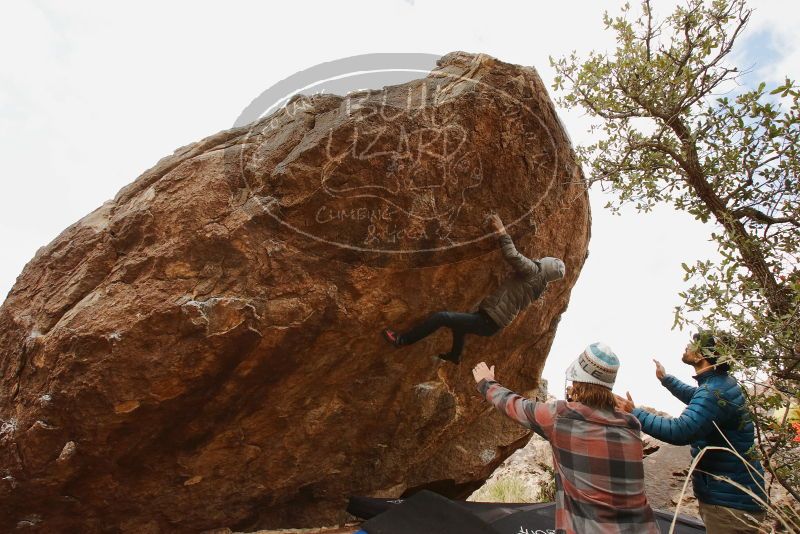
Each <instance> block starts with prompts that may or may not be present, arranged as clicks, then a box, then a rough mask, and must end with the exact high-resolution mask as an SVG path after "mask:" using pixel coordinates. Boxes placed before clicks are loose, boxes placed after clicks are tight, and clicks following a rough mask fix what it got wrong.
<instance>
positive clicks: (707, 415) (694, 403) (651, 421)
mask: <svg viewBox="0 0 800 534" xmlns="http://www.w3.org/2000/svg"><path fill="white" fill-rule="evenodd" d="M684 385H685V384H684ZM687 387H688V386H687ZM695 390H696V391H695V394H694V396H693V397H692V398H691V400H690V401H689V403H688V406H686V408H685V409H684V410H683V413H682V414H681V415H680V417H662V416H660V415H655V414H652V413H650V412H646V411H644V410H642V409H641V408H633V411H632V412H631V413H633V415H635V416H636V418H637V419H639V422H641V423H642V432H644V433H645V434H649V435H651V436H653V437H654V438H656V439H660V440H661V441H666V442H667V443H671V444H672V445H688V444H689V443H691V442H692V441H695V440H696V439H698V438H701V437H703V436H705V435H707V434H708V433H709V432H711V430H712V429H713V428H714V420H715V419H716V418H717V417H718V416H719V414H720V410H721V408H720V406H719V404H718V402H717V398H716V397H715V396H714V394H713V393H712V392H711V391H709V390H708V389H707V388H695Z"/></svg>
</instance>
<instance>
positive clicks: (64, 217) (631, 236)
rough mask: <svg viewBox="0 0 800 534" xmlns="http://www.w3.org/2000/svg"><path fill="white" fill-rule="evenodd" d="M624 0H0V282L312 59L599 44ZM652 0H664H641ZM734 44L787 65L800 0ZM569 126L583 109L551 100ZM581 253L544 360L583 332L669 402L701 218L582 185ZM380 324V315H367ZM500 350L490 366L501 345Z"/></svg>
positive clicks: (707, 251) (679, 371)
mask: <svg viewBox="0 0 800 534" xmlns="http://www.w3.org/2000/svg"><path fill="white" fill-rule="evenodd" d="M621 3H622V2H621V0H620V1H614V2H600V1H596V2H587V1H580V0H570V1H566V0H564V1H561V2H547V3H545V2H534V1H524V2H523V1H520V2H508V1H498V0H494V1H492V2H485V1H467V2H465V1H433V0H387V1H382V2H377V1H375V0H370V1H366V0H365V1H341V0H340V1H337V2H330V1H311V2H302V3H297V2H282V3H280V4H279V3H277V2H269V3H268V2H225V3H222V2H189V1H181V2H178V1H175V2H163V1H158V2H154V1H139V2H129V3H121V2H119V3H117V2H105V1H97V2H87V1H82V2H77V1H76V2H69V3H67V2H55V1H29V2H24V1H18V2H4V3H2V5H0V247H1V248H0V250H2V252H0V295H2V297H0V298H5V295H6V294H7V292H8V291H9V289H10V288H11V286H12V285H13V283H14V280H15V278H16V276H17V275H18V274H19V272H20V271H21V270H22V267H23V266H24V265H25V263H26V262H27V261H28V260H30V259H31V258H32V257H33V255H34V253H35V251H36V249H37V248H39V247H40V246H42V245H44V244H46V243H48V242H49V241H51V240H52V239H53V238H55V237H56V236H57V235H58V233H60V232H61V230H63V229H64V228H66V227H67V226H69V225H70V224H72V223H73V222H75V221H76V220H78V219H79V218H81V217H82V216H84V215H86V214H87V213H89V212H90V211H92V210H93V209H95V208H96V207H98V206H99V205H100V204H102V203H103V202H104V201H105V200H107V199H109V198H112V197H113V196H114V195H115V194H116V192H117V191H118V190H119V189H120V188H121V187H123V186H124V185H126V184H127V183H129V182H131V181H133V180H134V179H135V178H136V177H137V176H138V175H139V174H141V173H142V172H143V171H144V170H146V169H147V168H149V167H151V166H152V165H153V164H155V162H156V161H157V160H158V159H159V158H161V157H162V156H165V155H167V154H170V153H172V151H173V150H174V149H176V148H177V147H180V146H183V145H185V144H188V143H190V142H193V141H196V140H198V139H200V138H202V137H205V136H207V135H209V134H211V133H214V132H217V131H219V130H223V129H226V128H228V127H230V126H231V125H232V124H233V121H234V120H235V119H236V117H237V116H238V114H239V112H240V111H241V110H242V109H243V108H244V107H245V106H246V105H247V104H248V103H249V102H250V101H251V99H252V98H254V97H255V96H256V95H258V94H260V93H261V92H262V91H263V90H265V89H266V88H268V87H270V86H271V85H272V84H274V83H275V82H277V81H279V80H281V79H283V78H285V77H287V76H290V75H291V74H293V73H295V72H297V71H298V70H302V69H305V68H308V67H310V66H313V65H315V64H318V63H320V62H323V61H330V60H334V59H338V58H342V57H347V56H351V55H356V54H364V53H373V52H426V53H433V54H445V53H447V52H450V51H453V50H465V51H468V52H484V53H487V54H490V55H492V56H495V57H497V58H499V59H501V60H503V61H508V62H512V63H518V64H523V65H532V66H534V67H536V68H537V69H538V71H539V73H540V75H541V76H542V78H543V79H544V81H545V83H546V84H547V85H548V87H549V85H550V83H551V80H552V77H553V72H552V70H551V69H550V67H549V63H548V60H547V58H548V56H549V55H552V56H554V57H558V56H562V55H565V54H567V53H569V52H570V51H571V50H573V49H574V50H577V51H578V53H579V54H580V55H582V56H584V57H585V55H586V54H587V52H588V51H589V50H591V49H604V48H605V47H609V46H611V44H612V41H611V34H610V33H607V32H604V31H603V29H602V22H601V16H602V12H603V10H609V11H611V12H612V13H616V12H617V10H618V7H619V5H620V4H621ZM654 5H655V7H656V9H657V10H658V11H659V12H661V13H667V12H669V11H671V10H672V7H673V5H674V2H672V1H659V0H655V2H654ZM751 6H753V7H755V8H756V10H757V11H756V13H755V15H754V17H753V20H752V21H751V24H750V27H749V29H748V31H747V33H746V34H745V38H744V39H742V41H741V42H740V46H739V48H738V50H737V53H738V56H739V57H740V58H741V62H740V64H741V65H742V66H754V68H755V74H754V75H753V76H751V77H749V78H748V81H751V82H755V81H757V80H759V79H761V78H766V79H767V80H782V79H783V77H784V76H785V75H789V76H790V77H797V75H798V72H797V70H798V69H797V67H798V65H800V61H799V60H800V33H798V32H797V31H796V28H798V27H800V4H798V3H796V2H793V1H791V0H784V1H777V0H771V1H767V0H761V1H757V2H756V1H752V2H751ZM560 113H561V117H562V119H563V120H564V122H565V124H566V126H567V128H568V130H569V133H570V135H571V137H572V139H573V141H574V142H575V143H581V142H583V141H585V140H586V139H587V137H586V134H585V129H586V125H587V123H586V121H585V118H584V117H581V116H579V115H578V114H576V113H569V114H568V113H566V112H564V111H563V110H562V111H561V112H560ZM592 193H593V194H592V197H593V198H592V204H593V221H594V224H593V228H592V234H593V235H592V241H591V243H590V257H589V259H588V261H587V262H586V265H585V268H584V270H583V273H582V274H581V277H580V279H579V280H578V283H577V285H576V286H575V288H574V290H573V293H572V300H571V302H570V306H569V310H568V311H567V312H566V313H565V314H564V316H563V317H562V321H561V324H560V325H559V329H558V334H557V336H556V341H555V343H554V345H553V349H552V352H551V354H550V357H549V359H548V362H547V367H546V368H545V377H546V378H547V379H548V380H549V381H550V389H551V392H552V393H555V394H556V395H560V394H561V388H562V385H563V371H564V369H565V368H566V366H567V365H568V364H569V362H570V361H571V360H572V359H573V358H574V357H575V356H576V355H577V354H578V352H579V351H580V350H581V349H582V348H583V347H584V346H585V345H586V344H587V343H589V342H591V341H596V340H602V341H605V342H606V343H608V344H610V345H611V346H612V347H613V348H614V350H615V351H616V352H617V354H618V355H619V356H620V358H621V360H622V368H621V371H620V374H619V377H618V380H617V384H618V386H617V388H616V389H617V390H618V391H620V392H623V391H624V390H625V389H629V390H630V391H631V393H632V395H633V397H634V399H635V400H636V401H637V402H640V403H642V404H647V405H650V406H654V407H657V408H660V409H664V410H666V411H670V412H672V413H675V414H677V413H678V412H679V411H680V409H681V406H680V404H679V403H678V401H676V400H675V399H673V398H672V397H671V396H670V395H669V394H668V393H667V392H666V391H665V390H664V389H663V388H661V387H660V386H659V384H658V383H657V382H656V380H655V378H654V373H653V364H652V362H651V361H650V358H651V357H653V356H656V357H658V358H660V359H661V360H662V362H663V363H664V364H665V366H666V367H667V370H668V371H669V372H672V373H673V374H676V375H677V376H679V377H681V378H684V379H686V380H688V379H689V377H690V376H691V373H690V372H689V371H690V369H688V368H686V367H685V366H684V365H682V364H681V363H680V354H681V352H682V350H683V347H684V345H685V341H686V339H687V335H688V334H687V333H685V332H677V331H676V332H673V331H670V326H671V324H672V310H673V308H674V306H675V305H676V304H678V303H679V298H678V296H677V293H678V291H679V290H680V289H682V288H683V287H685V286H684V283H683V282H682V271H681V268H680V263H681V262H682V261H689V262H690V261H691V260H694V259H696V258H705V257H708V256H710V255H712V254H713V253H714V250H713V247H712V246H711V245H710V244H709V243H708V242H707V236H708V234H709V231H710V227H704V226H703V225H701V224H700V223H699V222H696V221H694V220H692V219H691V218H690V217H687V216H683V215H681V214H676V213H674V212H672V211H671V210H670V209H668V208H665V209H659V210H656V211H655V212H654V213H652V214H648V215H636V214H634V213H632V212H630V213H627V214H625V215H624V216H622V217H619V216H611V215H610V214H609V213H608V212H606V211H605V210H603V205H604V204H605V200H606V199H604V198H602V195H601V194H600V192H599V190H598V191H593V192H592ZM376 326H378V325H376ZM492 363H496V364H497V368H498V375H499V378H500V380H502V376H503V365H502V361H499V362H492Z"/></svg>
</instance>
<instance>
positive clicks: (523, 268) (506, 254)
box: [489, 215, 539, 275]
mask: <svg viewBox="0 0 800 534" xmlns="http://www.w3.org/2000/svg"><path fill="white" fill-rule="evenodd" d="M489 223H490V225H491V227H492V230H493V231H494V232H495V233H497V234H498V235H499V236H500V250H501V251H502V252H503V258H505V260H506V261H507V262H508V263H509V264H510V265H511V267H513V268H514V270H515V271H517V272H518V273H520V274H524V275H527V274H534V273H537V272H539V265H538V264H537V263H536V262H535V261H533V260H531V259H530V258H526V257H525V256H523V255H522V254H520V253H519V251H518V250H517V248H516V247H515V246H514V242H513V241H512V240H511V236H510V235H508V233H507V232H506V229H505V227H504V226H503V221H501V220H500V217H498V216H497V215H492V216H491V217H490V218H489Z"/></svg>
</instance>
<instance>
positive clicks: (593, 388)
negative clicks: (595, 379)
mask: <svg viewBox="0 0 800 534" xmlns="http://www.w3.org/2000/svg"><path fill="white" fill-rule="evenodd" d="M570 398H571V399H572V400H574V401H576V402H580V403H581V404H585V405H586V406H589V407H590V408H595V409H602V410H611V411H613V410H614V406H615V405H616V402H614V394H613V393H611V390H610V389H608V388H607V387H605V386H600V385H598V384H589V383H586V382H573V383H572V392H571V395H570Z"/></svg>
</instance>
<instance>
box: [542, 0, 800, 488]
mask: <svg viewBox="0 0 800 534" xmlns="http://www.w3.org/2000/svg"><path fill="white" fill-rule="evenodd" d="M641 8H642V9H641V15H639V16H634V15H633V13H632V11H631V9H630V6H629V5H628V4H626V5H625V6H624V7H623V9H622V14H621V15H620V16H618V17H611V16H609V15H608V14H606V15H605V16H604V23H605V26H606V29H608V30H611V31H613V32H615V34H616V49H615V50H614V51H613V52H611V53H601V52H592V53H591V54H590V55H589V57H588V58H587V59H586V60H584V61H581V60H580V59H579V58H578V57H577V56H576V54H575V53H574V52H573V53H572V54H571V55H570V56H569V57H566V58H560V59H557V60H555V59H553V58H551V60H550V61H551V64H552V66H553V67H554V68H555V69H556V73H557V76H556V78H555V81H554V88H555V89H556V90H561V91H563V92H564V96H562V97H561V98H559V99H558V101H559V103H560V104H561V105H563V106H566V107H579V108H583V109H584V110H585V111H586V112H587V113H588V114H589V115H590V116H591V117H593V118H594V125H593V126H592V128H591V132H592V133H593V134H594V135H595V136H596V138H597V139H599V140H597V141H596V142H595V143H593V144H590V145H588V146H584V147H579V148H578V155H579V157H580V159H581V160H582V162H583V163H584V164H585V165H586V166H587V167H588V168H589V173H588V174H589V183H590V184H598V185H600V186H601V187H603V188H607V189H610V190H611V192H612V193H614V194H615V200H614V201H612V202H611V203H609V205H608V206H607V207H608V208H610V209H612V210H619V208H620V207H621V206H622V205H623V204H627V203H633V204H634V205H635V206H636V208H637V209H638V210H639V211H644V212H646V211H649V210H650V209H651V208H652V207H654V206H655V205H656V204H659V203H668V204H671V205H672V206H674V208H675V209H677V210H683V211H686V212H688V213H690V214H692V215H693V216H694V217H696V218H697V219H699V220H700V221H702V222H703V223H709V224H713V225H714V229H713V233H712V234H711V235H712V239H714V240H715V241H716V243H717V246H718V250H719V253H720V259H718V260H712V261H697V262H696V263H694V264H693V265H691V266H690V265H687V264H684V265H683V268H684V269H685V271H686V280H687V281H689V280H691V281H693V282H694V283H693V285H691V286H690V287H689V288H688V289H687V290H686V291H685V292H683V293H681V297H682V298H683V301H684V302H683V304H682V305H681V306H678V307H677V308H676V314H675V319H676V326H679V327H683V326H685V325H688V324H695V323H699V324H702V325H703V326H704V327H706V328H710V329H712V330H714V331H723V330H724V331H727V332H728V333H729V335H728V336H726V337H725V340H726V341H725V342H724V343H723V345H724V347H723V352H725V353H727V355H728V356H730V357H731V358H732V361H733V362H734V369H735V371H736V372H737V373H738V375H739V377H740V378H741V379H743V380H745V381H751V382H753V383H757V384H758V385H759V387H756V388H752V391H751V393H754V394H753V395H751V397H750V399H751V403H752V406H751V408H752V412H753V413H754V415H755V418H756V423H757V426H758V435H759V450H760V452H761V454H762V456H763V460H764V463H765V465H766V467H767V469H768V470H769V471H770V472H771V473H772V474H773V476H774V477H775V479H776V480H778V481H779V482H780V483H781V484H782V485H783V486H784V487H785V488H786V489H787V490H788V491H789V492H790V493H791V494H792V495H793V496H794V498H795V499H798V500H800V493H799V492H798V488H799V487H800V474H799V473H800V469H799V468H800V461H799V460H798V447H797V446H798V444H797V443H794V442H793V441H792V439H791V438H792V434H791V432H792V429H791V426H789V425H788V424H780V422H774V421H773V420H772V419H771V418H769V417H768V414H769V413H770V412H771V410H772V409H773V408H775V407H776V406H777V405H778V404H781V403H782V404H788V403H789V401H790V400H791V399H792V398H797V397H798V393H800V389H798V386H799V385H800V345H798V341H800V338H799V336H798V330H799V329H798V326H800V321H799V320H798V310H799V308H800V271H798V254H799V252H798V250H799V245H800V203H798V196H799V193H800V183H799V182H798V170H800V157H798V156H799V155H800V154H798V151H799V150H800V145H798V140H800V105H799V104H800V102H799V99H800V90H798V87H797V86H796V85H795V84H794V82H793V81H791V80H789V79H787V80H786V81H785V83H783V84H781V85H779V86H777V87H774V88H772V90H770V91H768V90H767V87H766V84H765V83H761V84H760V85H759V86H758V87H757V88H754V89H749V90H744V89H742V88H741V86H740V85H739V83H738V82H739V80H740V77H741V74H742V73H741V72H740V71H739V70H738V69H737V68H736V67H735V66H733V65H731V64H730V63H729V61H728V56H729V54H730V52H731V50H732V49H733V46H734V43H735V42H736V40H737V39H738V38H739V37H740V36H741V35H742V32H743V30H744V29H745V27H746V25H747V23H748V20H749V19H750V16H751V14H752V10H751V9H749V8H748V7H747V5H746V3H745V1H744V0H713V1H710V2H704V1H703V0H687V2H686V4H685V5H684V6H681V7H678V8H677V9H676V10H675V11H674V12H673V13H672V14H671V15H669V16H667V17H665V18H663V19H662V20H657V19H656V17H655V16H654V13H653V10H652V8H651V5H650V1H649V0H645V1H644V2H643V3H642V4H641ZM697 317H699V319H696V318H697Z"/></svg>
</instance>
